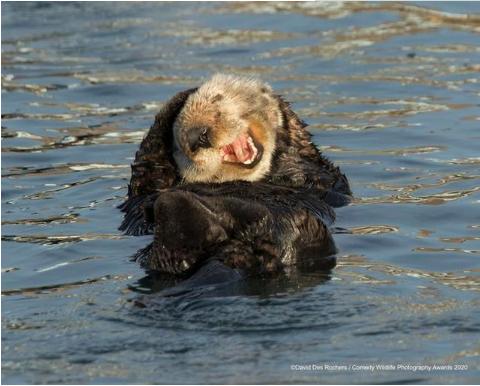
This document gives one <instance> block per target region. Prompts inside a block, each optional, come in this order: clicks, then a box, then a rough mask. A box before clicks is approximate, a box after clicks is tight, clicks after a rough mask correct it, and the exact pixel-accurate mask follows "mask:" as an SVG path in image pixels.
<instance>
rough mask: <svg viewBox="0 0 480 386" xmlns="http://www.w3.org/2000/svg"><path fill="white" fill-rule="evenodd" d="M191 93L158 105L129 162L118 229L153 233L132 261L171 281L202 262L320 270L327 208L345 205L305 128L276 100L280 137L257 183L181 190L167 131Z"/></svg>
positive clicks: (335, 171)
mask: <svg viewBox="0 0 480 386" xmlns="http://www.w3.org/2000/svg"><path fill="white" fill-rule="evenodd" d="M195 90H196V89H191V90H187V91H183V92H181V93H178V94H177V95H175V96H174V97H173V98H172V99H171V100H170V101H169V102H167V104H166V105H165V106H164V107H163V108H162V110H161V111H160V112H159V113H158V114H157V116H156V118H155V123H154V124H153V126H152V127H151V128H150V131H149V132H148V134H147V136H146V137H145V139H144V140H143V141H142V143H141V145H140V149H139V150H138V151H137V153H136V156H135V161H134V163H133V165H132V177H131V180H130V184H129V189H128V198H127V200H126V201H125V203H124V204H122V206H121V209H122V210H123V211H124V212H125V218H124V221H123V223H122V225H121V227H120V229H122V230H124V231H125V232H126V233H127V234H134V235H138V234H146V233H152V232H153V233H154V241H153V243H152V244H151V245H149V246H147V247H146V248H145V249H143V250H141V251H140V252H139V253H138V254H137V255H136V259H137V260H138V261H139V262H140V263H141V265H142V266H143V267H144V268H146V269H149V270H155V271H161V272H168V273H172V274H188V273H191V272H193V271H195V270H196V269H197V268H198V267H199V266H200V265H201V264H202V263H203V262H205V261H207V260H209V259H216V260H220V261H222V262H223V263H224V264H226V265H227V266H229V267H232V268H240V269H243V270H245V271H247V272H251V273H260V274H261V273H272V272H278V271H280V270H281V269H282V268H283V267H284V266H286V265H293V264H296V265H304V266H307V267H311V266H315V265H318V264H319V265H321V262H322V259H321V257H322V256H326V255H331V254H333V253H334V252H335V246H334V243H333V240H332V237H331V234H330V232H329V230H328V226H329V225H330V224H331V223H332V222H333V220H334V213H333V210H332V209H331V208H330V206H329V205H332V206H340V205H345V204H346V203H348V201H349V199H350V196H351V190H350V187H349V184H348V181H347V179H346V177H345V176H344V175H343V174H342V173H341V172H340V170H339V168H337V167H335V166H334V165H333V164H332V163H331V162H330V161H328V160H327V159H326V158H325V157H323V156H322V155H321V153H320V152H319V151H318V149H317V148H316V147H315V145H313V144H312V143H311V135H310V133H309V132H308V131H306V130H305V127H306V124H305V123H304V122H303V121H301V120H300V119H299V118H298V117H297V115H296V114H295V113H294V112H293V111H292V110H291V108H290V106H289V104H288V103H287V102H285V101H284V100H283V99H282V98H281V97H280V96H278V97H277V98H278V101H279V105H280V108H281V111H282V113H283V115H284V127H283V130H282V131H281V132H279V133H278V134H277V140H276V150H275V153H274V157H273V162H272V165H271V169H270V173H269V174H268V175H267V176H266V177H265V178H264V179H263V180H262V181H259V182H244V181H234V182H227V183H221V184H205V183H191V184H183V183H181V178H180V175H179V173H178V169H177V167H176V165H175V162H174V161H173V156H172V125H173V122H174V121H175V118H176V116H177V115H178V113H179V112H180V111H181V109H182V107H183V104H184V103H185V101H186V99H187V98H188V96H189V95H190V94H191V93H194V92H195ZM286 251H287V252H286ZM289 251H290V252H289Z"/></svg>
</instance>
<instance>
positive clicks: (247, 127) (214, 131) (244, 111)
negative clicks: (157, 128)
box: [173, 74, 283, 182]
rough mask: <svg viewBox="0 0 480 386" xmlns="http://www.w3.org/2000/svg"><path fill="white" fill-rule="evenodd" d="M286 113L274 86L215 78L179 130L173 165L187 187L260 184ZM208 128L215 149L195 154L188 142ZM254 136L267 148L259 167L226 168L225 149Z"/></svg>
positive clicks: (188, 107) (192, 101) (194, 98)
mask: <svg viewBox="0 0 480 386" xmlns="http://www.w3.org/2000/svg"><path fill="white" fill-rule="evenodd" d="M282 119H283V118H282V113H281V111H280V108H279V105H278V102H277V100H276V99H275V98H274V97H273V94H272V89H271V87H270V86H269V85H267V84H265V83H262V82H261V81H259V80H255V79H251V78H243V77H237V76H232V75H223V74H216V75H214V76H213V77H212V78H211V79H210V80H208V81H207V82H206V83H204V84H203V85H202V86H201V87H200V88H199V89H198V90H197V91H196V92H195V93H193V94H192V95H190V96H189V98H188V99H187V101H186V103H185V105H184V107H183V109H182V111H181V112H180V114H179V115H178V117H177V119H176V121H175V123H174V125H173V133H174V159H175V162H176V163H177V166H178V168H179V171H180V174H181V175H182V177H183V179H184V180H185V181H187V182H225V181H233V180H245V181H258V180H260V179H262V178H263V177H264V176H265V175H266V174H267V173H268V172H269V170H270V165H271V161H272V155H273V152H274V148H275V140H276V135H277V131H278V130H279V129H280V128H281V127H282V124H283V122H282ZM195 127H207V128H208V138H209V142H210V144H211V146H209V147H205V148H204V147H201V148H199V149H197V150H196V151H191V150H190V148H189V146H188V144H187V140H186V137H187V135H188V132H189V130H193V129H194V128H195ZM246 133H249V134H250V136H251V137H252V138H253V139H254V140H255V142H256V143H258V144H260V145H261V146H262V147H263V155H262V157H261V159H260V161H258V163H257V164H255V166H253V167H251V168H248V167H245V165H242V164H240V163H239V164H237V163H225V162H223V161H224V159H223V158H222V147H225V146H226V145H229V144H231V143H232V142H233V141H235V140H236V138H238V137H239V136H241V135H242V134H246Z"/></svg>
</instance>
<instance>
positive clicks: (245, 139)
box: [220, 133, 263, 168]
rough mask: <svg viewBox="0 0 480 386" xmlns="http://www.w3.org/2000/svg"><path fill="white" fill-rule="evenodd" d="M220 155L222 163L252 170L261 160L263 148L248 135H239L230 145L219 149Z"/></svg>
mask: <svg viewBox="0 0 480 386" xmlns="http://www.w3.org/2000/svg"><path fill="white" fill-rule="evenodd" d="M220 155H221V156H222V161H223V162H224V163H230V164H238V165H239V166H244V167H247V168H253V167H254V166H255V165H257V164H258V162H260V160H261V159H262V155H263V146H262V145H260V144H259V143H258V142H256V141H255V139H254V138H253V137H252V136H251V135H250V134H249V133H245V134H240V135H239V136H238V137H237V138H236V139H235V140H234V141H233V142H232V143H230V144H228V145H225V146H223V147H222V148H221V149H220Z"/></svg>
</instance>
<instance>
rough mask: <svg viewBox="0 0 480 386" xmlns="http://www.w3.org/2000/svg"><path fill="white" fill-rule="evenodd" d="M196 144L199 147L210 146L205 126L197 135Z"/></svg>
mask: <svg viewBox="0 0 480 386" xmlns="http://www.w3.org/2000/svg"><path fill="white" fill-rule="evenodd" d="M198 146H199V147H210V146H211V144H210V140H209V139H208V129H207V128H206V127H205V128H204V129H203V130H202V132H201V133H200V137H198Z"/></svg>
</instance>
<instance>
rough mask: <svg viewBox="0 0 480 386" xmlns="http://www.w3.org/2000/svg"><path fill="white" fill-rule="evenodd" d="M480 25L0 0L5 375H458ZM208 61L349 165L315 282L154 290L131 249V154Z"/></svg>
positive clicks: (437, 6) (474, 248) (224, 378)
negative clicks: (329, 262)
mask: <svg viewBox="0 0 480 386" xmlns="http://www.w3.org/2000/svg"><path fill="white" fill-rule="evenodd" d="M479 33H480V7H479V5H478V4H477V3H418V4H412V3H390V2H389V3H371V2H369V3H363V2H362V3H360V2H358V3H352V2H345V3H343V2H330V3H323V2H322V3H318V2H314V3H310V2H309V3H301V2H293V3H283V2H269V3H248V2H241V3H196V4H182V5H181V6H180V5H177V4H172V3H136V4H135V6H133V5H132V4H131V3H116V4H115V6H113V5H112V4H110V3H89V4H88V5H87V4H86V3H81V2H77V3H56V4H54V3H2V249H3V255H2V257H3V259H2V295H3V296H2V311H3V312H2V339H3V341H2V359H3V360H2V376H3V380H4V381H5V382H7V383H19V382H22V383H47V382H49V383H126V382H128V383H159V382H161V383H173V382H174V383H208V382H210V383H212V382H214V383H231V382H236V383H248V382H255V383H287V382H297V383H318V382H328V383H351V382H353V381H355V382H362V383H377V382H405V383H407V382H439V383H447V382H455V383H474V382H475V381H476V380H478V378H479V376H480V374H479V370H478V369H479V357H480V346H479V345H478V333H479V331H480V312H479V310H480V307H479V306H480V304H479V300H478V293H479V291H480V277H479V274H480V264H479V259H478V256H479V254H480V233H479V230H480V225H479V220H478V212H479V211H478V205H479V203H480V193H479V191H480V186H479V173H478V165H479V163H480V158H479V154H480V146H479V143H480V136H479V134H478V130H477V129H478V124H479V121H480V114H479V111H480V109H479V107H480V103H479V100H480V99H479V97H480V88H479V86H478V79H479V76H478V74H479V72H480V64H479V63H480V47H479V45H478V39H479V36H478V35H479ZM215 71H223V72H233V73H237V74H247V75H257V76H261V77H262V78H263V79H264V80H266V81H268V82H270V83H271V84H272V85H273V87H274V88H275V89H276V90H278V91H279V92H280V93H281V94H283V95H284V96H285V97H286V98H287V99H288V100H290V101H292V102H293V106H294V109H295V110H296V111H298V112H299V114H300V115H301V116H302V117H304V118H305V119H306V120H307V121H308V122H309V124H310V128H311V131H312V133H313V139H314V141H315V143H316V144H317V145H318V146H319V147H320V148H321V149H322V151H323V152H325V154H327V156H329V157H330V158H331V159H333V160H334V161H335V162H337V163H338V164H339V165H341V166H342V168H343V170H344V172H345V173H346V174H347V175H348V176H349V178H350V181H351V183H352V187H353V190H354V193H355V196H356V198H355V200H354V202H353V204H352V205H350V206H348V207H345V208H340V209H339V210H338V216H337V217H338V218H337V223H336V224H335V227H336V228H335V229H334V232H335V240H336V243H337V246H338V248H339V254H338V266H337V267H336V269H335V270H333V271H332V272H331V274H330V275H324V274H320V273H309V274H306V273H299V272H295V271H292V272H286V274H285V275H283V276H281V277H278V278H275V279H269V280H265V279H252V280H250V281H248V282H242V283H238V284H237V285H235V286H230V287H223V288H217V289H214V290H212V289H205V290H204V291H200V292H198V293H194V294H189V295H188V296H183V297H179V298H161V297H159V296H158V295H157V292H158V291H161V290H162V289H163V288H165V287H167V286H169V285H172V283H173V281H172V278H168V277H167V278H166V277H157V276H155V277H153V276H146V275H145V273H144V272H143V271H142V270H140V269H139V267H138V266H137V265H136V264H134V263H133V262H130V261H129V257H130V256H131V255H132V254H133V253H134V252H135V251H136V250H137V249H139V248H141V247H143V246H145V245H146V244H147V243H148V242H149V238H148V237H126V236H124V235H122V234H120V233H119V232H118V230H117V226H118V224H119V223H120V221H121V213H119V211H118V210H117V209H116V206H117V205H118V204H119V203H121V202H122V200H123V197H124V195H125V193H126V186H127V182H128V179H129V175H130V167H129V165H130V163H131V161H132V160H133V156H134V153H135V151H136V149H137V146H138V144H139V142H140V141H141V139H142V137H143V135H144V133H145V131H146V130H147V128H148V127H150V125H151V123H152V120H153V116H154V115H155V113H156V111H158V109H159V108H160V107H161V105H162V103H163V102H164V101H166V100H167V99H168V98H169V97H170V96H171V95H173V94H174V93H175V92H177V91H180V90H182V89H186V88H188V87H191V86H194V85H198V84H199V83H200V82H201V81H202V80H203V79H205V77H207V76H208V75H210V74H211V73H212V72H215ZM32 343H33V344H32ZM227 348H228V349H227ZM220 363H221V366H220V365H219V364H220ZM310 363H336V364H340V365H342V364H352V363H360V364H377V363H385V364H391V363H393V364H396V363H411V364H452V363H453V364H466V365H468V366H469V370H468V371H457V372H415V373H411V372H405V371H404V372H401V371H393V372H387V371H383V372H382V371H378V372H348V371H344V372H342V371H337V372H305V371H292V370H290V365H291V364H310Z"/></svg>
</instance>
